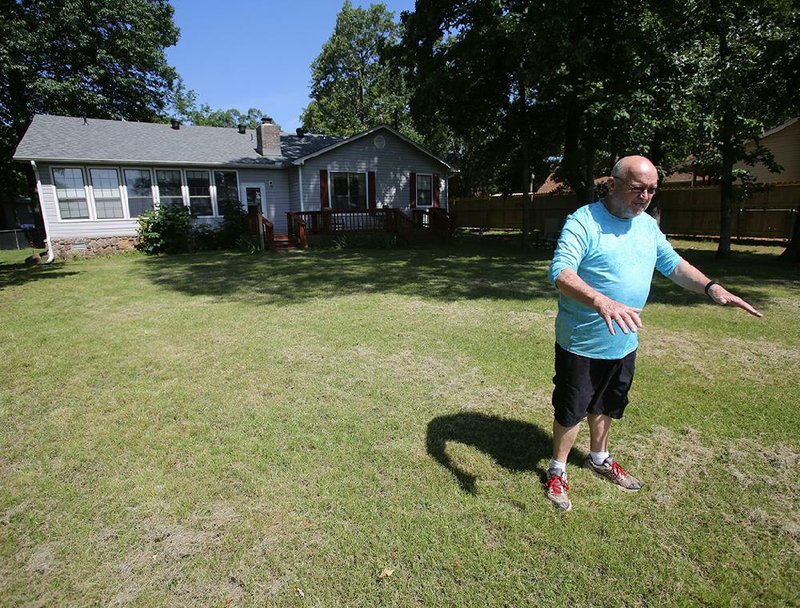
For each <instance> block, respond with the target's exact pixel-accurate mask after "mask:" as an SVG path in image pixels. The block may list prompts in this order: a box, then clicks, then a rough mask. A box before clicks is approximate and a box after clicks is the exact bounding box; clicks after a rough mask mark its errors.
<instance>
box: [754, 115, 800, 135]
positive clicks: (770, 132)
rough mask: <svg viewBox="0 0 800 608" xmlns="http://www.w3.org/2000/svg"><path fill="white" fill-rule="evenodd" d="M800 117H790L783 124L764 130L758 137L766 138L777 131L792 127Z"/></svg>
mask: <svg viewBox="0 0 800 608" xmlns="http://www.w3.org/2000/svg"><path fill="white" fill-rule="evenodd" d="M798 120H800V118H790V119H789V120H787V121H786V122H785V123H783V124H782V125H778V126H777V127H775V128H773V129H770V130H769V131H764V133H762V134H761V136H760V137H759V138H758V139H764V138H765V137H769V136H770V135H774V134H775V133H779V132H780V131H783V130H784V129H785V128H787V127H791V126H792V125H793V124H794V123H796V122H797V121H798Z"/></svg>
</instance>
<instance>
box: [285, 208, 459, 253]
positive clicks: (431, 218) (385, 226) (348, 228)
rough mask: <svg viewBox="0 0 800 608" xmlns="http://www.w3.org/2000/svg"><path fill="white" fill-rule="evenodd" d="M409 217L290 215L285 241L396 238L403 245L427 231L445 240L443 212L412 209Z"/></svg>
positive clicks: (386, 212)
mask: <svg viewBox="0 0 800 608" xmlns="http://www.w3.org/2000/svg"><path fill="white" fill-rule="evenodd" d="M412 211H413V215H412V217H409V216H408V215H406V214H405V213H404V212H403V211H401V210H400V209H394V208H389V207H386V208H382V209H371V210H366V209H365V210H358V211H339V210H333V209H323V210H322V211H290V212H288V213H287V214H286V225H287V229H288V233H289V239H290V240H291V241H293V242H295V243H296V244H297V245H299V246H302V247H305V246H307V239H308V235H315V234H323V235H330V236H337V235H355V234H396V235H397V236H398V237H400V238H401V239H403V240H404V241H405V242H406V243H409V244H410V243H412V242H413V241H414V234H415V232H419V231H421V230H426V231H430V233H431V234H432V235H435V236H437V237H440V238H442V239H446V238H447V236H449V234H450V228H449V226H450V219H449V216H448V214H447V212H446V211H445V210H444V209H416V210H412Z"/></svg>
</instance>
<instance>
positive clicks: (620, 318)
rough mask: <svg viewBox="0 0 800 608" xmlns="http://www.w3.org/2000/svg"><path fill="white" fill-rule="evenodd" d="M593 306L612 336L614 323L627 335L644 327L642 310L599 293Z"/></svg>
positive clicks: (614, 333) (614, 332) (615, 333)
mask: <svg viewBox="0 0 800 608" xmlns="http://www.w3.org/2000/svg"><path fill="white" fill-rule="evenodd" d="M745 304H746V302H745ZM592 306H593V307H594V309H595V310H596V311H597V314H599V315H600V316H601V317H603V320H604V321H605V322H606V325H607V326H608V332H609V333H610V334H611V335H612V336H616V335H617V332H616V331H615V330H614V322H616V324H617V325H618V326H619V328H620V329H621V330H622V333H623V334H625V335H627V334H628V332H629V331H632V332H633V333H636V332H637V331H638V330H639V329H641V328H642V327H643V325H642V320H641V319H640V318H639V313H640V312H642V309H641V308H633V307H631V306H626V305H625V304H622V303H621V302H617V301H616V300H612V299H611V298H609V297H607V296H604V295H603V294H600V293H598V295H597V297H596V298H595V299H594V300H593V301H592Z"/></svg>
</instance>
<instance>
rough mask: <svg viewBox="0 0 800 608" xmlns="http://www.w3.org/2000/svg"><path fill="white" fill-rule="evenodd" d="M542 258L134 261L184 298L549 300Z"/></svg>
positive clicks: (368, 254)
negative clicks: (377, 296) (380, 296)
mask: <svg viewBox="0 0 800 608" xmlns="http://www.w3.org/2000/svg"><path fill="white" fill-rule="evenodd" d="M548 264H549V260H547V259H544V258H537V257H536V256H534V255H530V254H527V255H526V254H521V253H518V252H517V253H514V252H507V251H506V252H501V251H494V252H492V251H490V252H485V251H484V252H481V251H477V252H476V251H475V250H473V249H470V250H467V251H465V250H463V249H462V248H458V247H452V246H451V247H441V248H429V249H413V250H412V249H392V250H340V251H330V250H329V251H312V250H309V251H305V252H296V253H291V252H290V253H274V252H267V253H264V254H255V255H248V254H240V253H221V252H213V253H200V254H184V255H173V256H160V257H153V258H148V259H144V260H142V263H141V264H140V266H139V268H140V269H141V272H143V273H144V275H145V276H146V277H147V278H148V279H149V280H151V281H152V282H153V283H156V284H158V285H162V286H164V287H165V288H168V289H173V290H176V291H179V292H182V293H187V294H189V295H206V296H207V295H211V296H218V297H221V298H225V299H241V300H246V301H248V302H250V303H253V304H270V305H292V304H296V303H298V302H303V301H307V300H310V299H314V298H330V297H335V296H342V295H350V294H371V293H392V294H400V295H409V296H413V297H420V298H425V299H436V300H440V301H455V300H462V299H478V298H488V299H495V300H509V299H520V300H529V299H533V298H542V299H551V300H554V299H555V297H556V291H555V289H554V288H553V287H552V285H550V284H549V282H548V281H547V277H546V271H547V265H548Z"/></svg>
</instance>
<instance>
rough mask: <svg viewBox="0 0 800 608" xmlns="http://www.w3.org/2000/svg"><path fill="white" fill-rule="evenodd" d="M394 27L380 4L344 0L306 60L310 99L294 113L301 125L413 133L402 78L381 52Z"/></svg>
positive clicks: (394, 36)
mask: <svg viewBox="0 0 800 608" xmlns="http://www.w3.org/2000/svg"><path fill="white" fill-rule="evenodd" d="M398 32H399V26H398V24H397V23H396V22H395V20H394V13H393V12H392V11H389V10H388V9H387V8H386V5H385V4H383V3H379V4H372V5H370V7H369V8H366V9H363V8H355V7H353V5H352V4H351V3H350V0H345V2H344V4H343V5H342V9H341V10H340V11H339V14H338V15H337V16H336V26H335V27H334V30H333V33H332V34H331V37H330V38H329V39H328V41H327V42H326V43H325V44H324V45H323V46H322V51H321V52H320V54H319V55H318V56H317V58H316V59H315V60H314V62H313V63H312V64H311V103H309V104H308V106H307V107H306V108H305V110H304V111H303V113H302V116H301V117H300V119H301V120H302V122H303V126H304V127H305V128H306V129H308V130H310V131H315V132H321V133H327V134H331V135H353V134H355V133H358V132H360V131H364V130H366V129H369V128H371V127H374V126H377V125H379V124H390V125H394V126H396V127H398V128H400V130H401V131H404V132H406V133H407V134H411V135H413V129H411V126H410V122H409V120H408V109H407V105H408V95H407V93H406V91H405V88H404V86H403V79H402V77H401V74H400V71H399V68H398V67H397V66H396V65H395V63H394V62H393V61H392V60H391V59H390V58H388V57H386V56H385V51H386V49H387V48H388V47H390V46H391V45H394V44H395V43H396V42H397V40H398Z"/></svg>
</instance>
